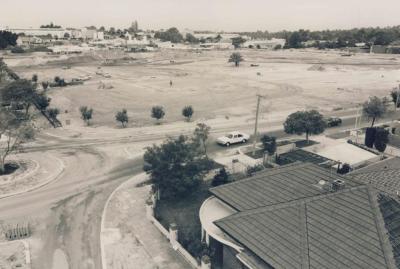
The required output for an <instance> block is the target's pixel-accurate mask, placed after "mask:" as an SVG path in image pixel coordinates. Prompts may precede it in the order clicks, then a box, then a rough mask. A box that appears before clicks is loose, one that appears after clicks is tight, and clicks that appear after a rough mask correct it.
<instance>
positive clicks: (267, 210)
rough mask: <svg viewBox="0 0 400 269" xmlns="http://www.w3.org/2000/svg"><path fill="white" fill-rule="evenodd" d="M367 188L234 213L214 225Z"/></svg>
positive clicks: (350, 189)
mask: <svg viewBox="0 0 400 269" xmlns="http://www.w3.org/2000/svg"><path fill="white" fill-rule="evenodd" d="M367 188H368V186H367V185H359V186H354V187H351V188H347V189H343V190H339V191H336V192H329V193H321V194H319V195H315V196H312V197H302V198H300V199H296V200H292V201H289V202H283V203H277V204H274V205H267V206H260V207H257V208H254V209H249V210H244V211H239V212H236V213H234V214H232V215H230V216H227V217H225V218H222V219H219V220H217V221H215V222H214V223H219V222H223V221H226V220H229V219H235V218H240V217H244V216H248V215H253V214H257V213H263V212H270V211H274V210H279V209H283V208H287V207H292V206H296V205H301V204H306V203H308V202H312V201H317V200H321V199H324V198H329V197H331V196H335V195H339V194H342V193H347V192H351V191H356V190H358V189H367ZM218 199H219V198H218Z"/></svg>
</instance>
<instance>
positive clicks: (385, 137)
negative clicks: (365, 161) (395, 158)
mask: <svg viewBox="0 0 400 269" xmlns="http://www.w3.org/2000/svg"><path fill="white" fill-rule="evenodd" d="M387 143H389V131H388V130H386V129H384V128H377V129H376V133H375V141H374V146H375V148H376V149H377V150H378V151H379V152H384V151H385V149H386V145H387Z"/></svg>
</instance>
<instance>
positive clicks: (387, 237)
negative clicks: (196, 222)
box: [211, 163, 400, 269]
mask: <svg viewBox="0 0 400 269" xmlns="http://www.w3.org/2000/svg"><path fill="white" fill-rule="evenodd" d="M388 171H389V170H388ZM388 171H386V172H388ZM335 179H342V180H345V182H346V185H345V189H342V190H339V191H337V192H329V191H326V190H323V189H321V188H318V187H316V184H317V183H318V182H319V181H320V180H325V181H329V182H331V181H332V180H335ZM363 182H365V181H363ZM363 182H356V181H355V180H353V179H352V178H350V177H349V178H344V177H340V176H338V175H337V174H335V173H333V174H332V173H330V171H329V170H325V169H323V168H321V167H319V166H317V165H314V164H305V163H296V164H292V165H289V166H285V167H282V168H278V169H273V170H270V171H268V172H263V173H260V174H257V175H256V176H254V177H252V178H249V179H245V180H242V181H238V182H234V183H231V184H227V185H224V186H219V187H216V188H213V189H211V192H212V193H213V194H214V195H215V196H217V197H218V198H219V199H221V200H223V201H225V202H226V203H227V204H229V205H231V206H232V207H234V208H235V209H237V210H238V211H239V212H238V213H236V214H234V215H231V216H228V217H226V218H223V219H221V220H218V221H216V222H214V223H215V224H216V225H217V226H218V227H219V228H220V229H221V230H223V231H224V232H225V233H227V234H228V235H229V236H230V237H232V238H233V239H234V240H236V241H237V242H238V243H240V244H241V245H243V246H244V247H245V249H246V250H247V251H249V252H251V253H254V255H256V256H257V257H258V258H259V259H261V260H262V261H264V262H265V263H267V264H268V266H261V265H260V266H254V267H255V268H260V269H261V268H262V269H264V268H269V266H271V267H273V268H285V269H286V268H287V269H290V268H302V269H304V268H308V269H309V268H313V269H314V268H315V269H319V268H326V269H336V268H359V269H364V268H371V269H373V268H375V269H381V268H390V269H392V268H397V267H396V265H400V204H399V203H398V202H397V201H395V200H394V199H391V198H390V197H389V196H388V195H387V194H386V193H382V192H379V191H378V190H377V189H376V188H374V187H372V186H369V185H365V184H364V183H363ZM398 268H400V266H399V267H398Z"/></svg>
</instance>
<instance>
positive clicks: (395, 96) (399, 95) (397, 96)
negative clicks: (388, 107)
mask: <svg viewBox="0 0 400 269" xmlns="http://www.w3.org/2000/svg"><path fill="white" fill-rule="evenodd" d="M390 96H391V97H392V102H393V104H394V106H395V107H396V106H397V108H399V107H400V91H399V90H397V89H395V90H393V91H391V92H390Z"/></svg>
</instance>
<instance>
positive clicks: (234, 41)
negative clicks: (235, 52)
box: [232, 36, 246, 49]
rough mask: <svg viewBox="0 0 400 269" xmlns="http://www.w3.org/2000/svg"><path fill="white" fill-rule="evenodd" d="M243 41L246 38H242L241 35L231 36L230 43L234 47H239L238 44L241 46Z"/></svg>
mask: <svg viewBox="0 0 400 269" xmlns="http://www.w3.org/2000/svg"><path fill="white" fill-rule="evenodd" d="M244 42H246V39H244V38H243V37H241V36H239V37H234V38H232V45H233V46H234V47H235V49H237V48H240V46H241V45H242V44H243V43H244Z"/></svg>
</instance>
